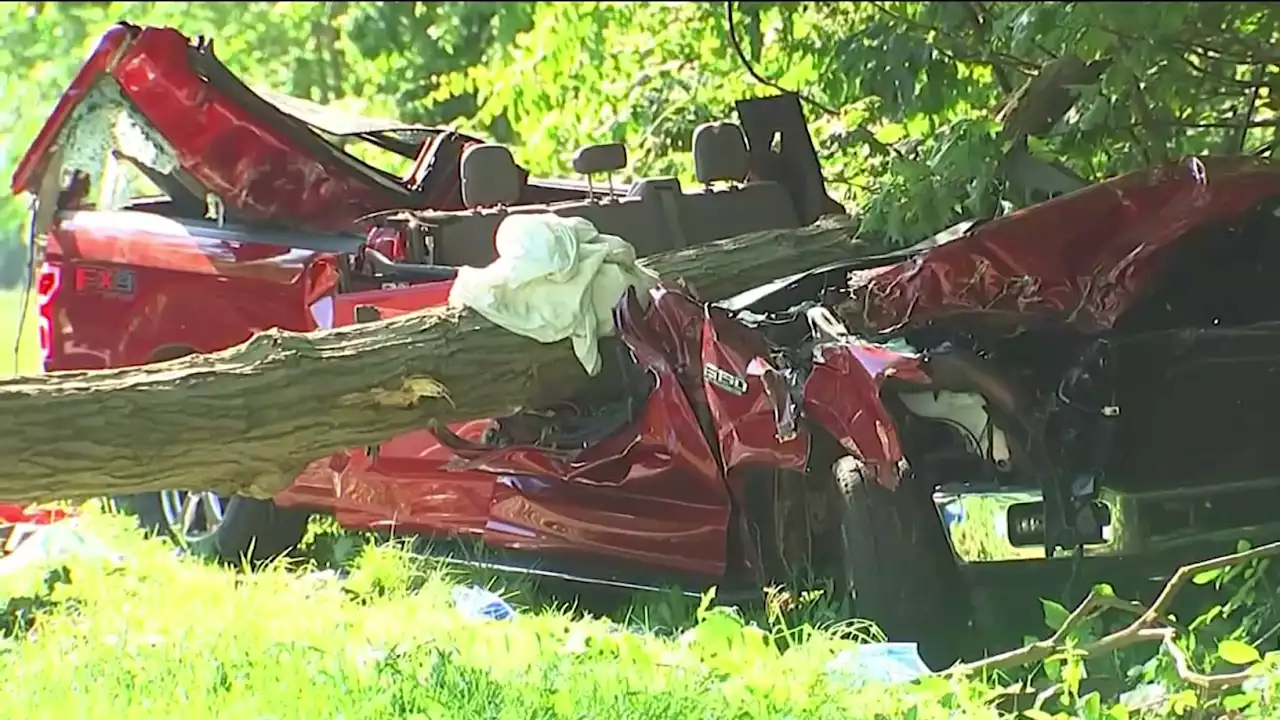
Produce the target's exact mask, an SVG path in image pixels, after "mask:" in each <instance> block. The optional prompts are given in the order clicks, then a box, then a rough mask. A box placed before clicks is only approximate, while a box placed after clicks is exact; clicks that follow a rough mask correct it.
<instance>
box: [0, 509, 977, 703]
mask: <svg viewBox="0 0 1280 720" xmlns="http://www.w3.org/2000/svg"><path fill="white" fill-rule="evenodd" d="M91 523H92V526H93V527H94V528H95V532H97V533H99V534H100V535H102V536H103V537H106V538H108V540H109V542H110V543H111V544H112V545H113V546H114V547H116V548H118V549H120V550H123V551H125V552H126V553H127V554H128V557H129V560H128V561H127V562H126V563H124V564H122V565H119V566H113V567H110V568H109V569H107V570H105V571H104V570H103V567H102V561H95V560H91V559H79V558H78V559H76V560H74V561H72V562H70V563H69V564H68V565H67V567H66V570H65V571H59V572H55V573H49V572H48V570H49V568H32V569H30V570H28V571H26V572H24V573H21V574H20V575H18V576H15V577H7V578H3V580H0V587H3V588H4V589H5V590H6V591H7V592H6V593H5V595H6V596H7V598H8V607H7V608H6V612H5V614H4V622H5V624H6V625H7V630H8V639H7V640H5V641H4V643H3V645H2V646H0V656H2V657H3V668H4V669H3V673H0V693H3V697H5V706H6V713H5V714H6V716H7V717H11V718H14V717H19V718H21V717H49V718H74V717H89V716H92V717H94V718H98V719H100V720H105V719H108V718H125V717H149V718H169V717H182V718H192V719H195V718H215V717H218V718H222V717H225V718H244V719H249V718H340V717H341V718H368V719H373V718H413V717H420V718H455V717H456V718H561V717H563V718H644V719H646V720H647V719H650V718H742V717H760V718H765V717H768V718H773V717H794V718H817V717H832V718H835V717H840V718H849V717H853V718H863V717H908V716H912V715H908V714H907V713H908V709H909V708H910V707H912V706H913V705H915V704H916V703H915V701H914V700H913V695H918V694H919V693H920V692H922V689H921V688H919V687H899V688H894V689H887V690H886V689H884V688H862V689H852V690H851V689H849V688H848V687H842V686H840V685H838V684H835V683H832V682H830V681H829V680H828V679H827V677H826V676H824V674H823V670H822V669H823V665H824V664H825V663H826V662H827V661H828V660H829V659H830V658H832V657H833V656H834V655H835V654H836V652H838V651H839V650H840V649H841V648H843V647H847V646H849V645H850V644H851V643H852V642H853V641H852V640H849V639H841V637H840V633H839V632H838V631H817V630H812V629H807V628H803V627H799V628H794V629H791V630H789V631H786V632H785V633H784V634H785V635H786V636H787V637H789V638H791V639H792V641H793V643H792V644H791V646H790V647H789V648H787V649H786V650H785V652H784V651H782V650H780V649H779V645H778V643H777V640H776V638H777V637H778V636H779V633H780V631H778V630H777V629H776V628H775V629H774V630H769V631H763V630H756V629H753V628H751V627H750V626H746V625H744V624H743V623H742V622H741V621H740V620H738V615H737V614H735V613H734V612H732V611H730V610H727V609H718V610H717V609H711V610H708V611H704V612H703V613H702V614H701V621H700V622H698V621H696V620H695V622H694V623H692V629H691V630H690V631H688V632H686V633H684V635H683V636H682V637H666V638H662V637H657V636H654V635H651V634H647V633H637V632H633V631H629V630H627V629H626V628H625V626H624V625H623V624H621V623H617V622H613V621H610V620H606V619H601V618H591V617H584V616H581V615H579V616H577V617H576V618H575V617H574V616H573V615H572V614H570V613H569V612H567V611H566V610H565V609H555V608H542V607H538V606H533V607H528V606H525V607H523V608H522V612H521V613H520V615H519V616H518V617H517V618H515V619H514V620H512V621H506V622H498V621H488V622H472V621H468V620H466V619H464V618H463V617H462V616H461V615H459V614H458V613H457V612H456V610H454V609H453V607H452V601H451V598H450V593H449V590H450V587H451V586H452V585H451V583H452V581H453V580H454V578H452V577H451V576H449V575H447V574H446V573H444V572H443V571H441V570H439V569H435V568H433V567H432V566H430V565H429V564H424V561H420V560H417V559H414V558H413V557H411V556H409V555H408V554H406V553H404V552H403V551H402V550H400V549H399V546H398V545H396V544H394V543H392V544H377V545H369V546H366V547H365V548H363V549H362V550H361V552H360V554H359V556H358V557H357V558H356V559H355V560H354V561H353V562H352V564H351V574H350V576H349V577H348V578H346V579H345V580H342V581H339V580H332V579H330V580H318V579H314V578H309V577H307V576H306V575H305V572H306V568H303V567H296V566H295V567H292V568H289V567H286V566H285V565H283V564H280V565H277V566H274V567H271V568H268V569H266V570H261V571H258V572H253V573H244V572H235V571H232V570H228V569H225V568H219V567H216V566H213V565H210V564H207V563H204V562H201V561H199V560H196V559H192V558H179V557H176V556H175V555H174V553H173V548H172V546H170V545H168V544H167V543H162V542H159V541H154V540H143V539H142V538H140V537H139V536H138V535H137V534H136V533H135V532H134V531H132V530H130V529H128V527H127V521H124V520H123V519H121V518H117V517H112V516H98V517H93V518H91ZM943 685H946V684H945V683H943ZM984 692H985V690H984V688H982V687H981V686H979V685H972V686H969V685H964V686H959V687H957V688H950V687H944V688H941V689H939V688H933V689H932V690H931V691H930V694H931V696H932V699H933V700H935V702H933V703H932V704H931V705H927V706H921V707H920V708H919V709H918V710H917V711H916V714H915V715H913V716H912V717H917V718H922V719H923V718H953V717H975V718H978V717H994V715H993V713H992V712H990V711H988V710H985V709H983V707H982V706H981V704H980V700H981V697H982V695H983V694H984Z"/></svg>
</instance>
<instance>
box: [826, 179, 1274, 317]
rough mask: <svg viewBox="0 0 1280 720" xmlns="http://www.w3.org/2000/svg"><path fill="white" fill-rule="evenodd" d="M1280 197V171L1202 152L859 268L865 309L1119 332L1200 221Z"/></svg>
mask: <svg viewBox="0 0 1280 720" xmlns="http://www.w3.org/2000/svg"><path fill="white" fill-rule="evenodd" d="M1277 193H1280V168H1277V167H1275V166H1274V165H1271V164H1269V163H1266V162H1263V161H1259V160H1256V159H1251V158H1204V159H1200V158H1192V159H1189V160H1186V161H1183V162H1180V163H1175V164H1171V165H1165V166H1162V167H1159V168H1155V169H1151V170H1143V171H1139V172H1133V173H1129V174H1127V175H1123V176H1120V177H1118V178H1115V179H1114V180H1110V181H1107V182H1104V183H1101V184H1098V185H1093V186H1090V187H1088V188H1085V189H1082V190H1079V191H1077V192H1074V193H1071V194H1070V195H1064V196H1062V197H1059V198H1055V199H1053V200H1051V201H1049V202H1045V203H1041V204H1039V205H1035V206H1032V207H1029V208H1026V209H1023V210H1019V211H1017V212H1015V213H1012V214H1010V215H1007V216H1005V217H1001V218H998V219H996V220H992V221H991V222H989V223H986V224H984V225H980V226H977V227H976V228H974V229H972V230H970V231H969V232H967V233H966V234H964V235H963V236H961V237H959V238H957V239H955V240H952V241H951V242H948V243H946V244H944V245H941V246H939V247H936V248H934V249H932V250H929V251H927V252H925V253H923V254H922V255H920V256H918V257H916V258H913V259H911V260H908V261H905V262H902V263H899V264H897V265H892V266H889V267H887V268H877V269H875V270H869V271H863V272H860V273H855V275H854V277H853V279H852V283H851V285H852V288H853V307H854V309H855V310H856V311H857V312H858V313H859V314H861V316H862V318H863V321H864V323H865V327H867V328H871V329H874V330H878V331H888V330H893V329H895V328H899V327H903V326H908V325H910V326H918V325H921V324H924V323H928V322H932V321H936V320H940V319H942V318H947V317H951V316H957V315H962V314H975V315H980V316H983V319H985V320H988V321H991V320H994V321H997V322H999V321H1005V322H1008V323H1009V324H1011V325H1020V324H1026V323H1027V322H1028V321H1029V320H1031V319H1033V317H1032V316H1036V315H1039V316H1041V317H1042V318H1043V319H1050V318H1051V319H1055V320H1058V321H1062V322H1067V323H1070V324H1072V325H1075V326H1076V327H1077V328H1079V329H1082V330H1085V331H1096V330H1101V329H1105V328H1108V327H1110V326H1111V325H1112V323H1114V322H1115V321H1116V319H1117V318H1118V317H1119V316H1120V315H1121V314H1122V313H1123V312H1124V311H1125V309H1126V308H1128V307H1129V305H1130V304H1131V303H1132V302H1133V300H1134V298H1135V296H1137V295H1138V294H1139V293H1140V292H1141V290H1142V288H1143V286H1144V284H1145V283H1146V281H1147V280H1148V279H1149V278H1151V277H1152V274H1153V273H1154V272H1155V271H1156V270H1157V269H1158V267H1159V265H1160V260H1161V258H1162V253H1161V251H1162V250H1164V249H1165V248H1166V247H1167V246H1169V245H1170V244H1172V243H1173V242H1174V241H1176V240H1178V239H1180V238H1184V237H1186V236H1187V233H1188V232H1189V231H1191V230H1193V229H1195V228H1197V227H1200V226H1203V225H1206V224H1208V223H1211V222H1215V221H1222V220H1225V219H1226V218H1229V217H1231V216H1232V215H1235V214H1237V213H1240V212H1242V211H1243V210H1245V209H1246V208H1248V207H1251V206H1253V205H1255V204H1257V203H1258V202H1259V201H1261V200H1262V199H1264V198H1266V197H1268V196H1271V195H1275V194H1277Z"/></svg>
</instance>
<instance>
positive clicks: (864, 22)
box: [0, 0, 1280, 264]
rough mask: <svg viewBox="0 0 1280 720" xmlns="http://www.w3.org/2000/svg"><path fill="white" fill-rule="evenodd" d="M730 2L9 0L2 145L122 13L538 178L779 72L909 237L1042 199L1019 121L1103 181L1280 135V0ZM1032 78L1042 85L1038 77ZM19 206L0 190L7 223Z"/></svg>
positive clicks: (839, 178)
mask: <svg viewBox="0 0 1280 720" xmlns="http://www.w3.org/2000/svg"><path fill="white" fill-rule="evenodd" d="M731 7H732V12H731V13H730V12H726V10H727V9H728V7H727V6H726V4H725V3H719V2H655V3H626V2H596V3H593V2H573V3H527V2H406V3H374V2H314V3H293V2H279V3H263V2H252V3H158V2H110V3H108V2H58V3H51V2H34V3H33V2H20V3H0V39H2V41H0V69H2V70H0V82H2V83H3V85H2V86H0V122H3V123H4V126H5V127H7V128H9V131H8V132H7V133H5V135H4V136H2V137H0V158H3V161H4V166H5V168H4V169H5V170H6V176H7V175H8V173H9V172H10V171H11V170H12V167H13V165H14V163H16V161H17V158H18V157H19V156H20V154H21V152H22V151H23V150H24V149H25V148H26V145H27V143H28V142H29V141H30V140H31V138H32V137H33V136H34V134H35V132H36V131H37V130H38V128H39V125H40V123H41V122H42V120H43V118H44V117H45V114H46V113H47V112H48V110H49V109H50V108H51V107H52V104H53V103H54V102H55V101H56V99H57V97H58V95H59V93H60V92H61V90H62V88H63V87H64V86H65V85H66V83H67V82H68V81H69V80H70V78H71V76H72V75H73V74H74V73H75V71H76V69H77V67H78V66H79V64H80V62H81V61H82V60H83V58H84V57H85V56H86V55H87V53H88V52H89V50H90V49H91V47H92V45H93V43H94V42H95V40H96V38H97V36H98V35H99V34H100V33H101V32H102V31H103V30H105V29H106V28H107V27H108V26H109V25H110V24H111V23H112V22H114V21H116V20H120V19H123V20H129V21H131V22H134V23H139V24H158V25H171V26H174V27H177V28H180V29H181V30H183V31H184V32H185V33H186V34H188V35H190V36H196V35H206V36H210V37H214V38H216V43H215V47H216V48H217V49H218V54H219V56H220V57H222V58H223V60H224V61H225V62H226V63H227V64H228V65H230V66H231V67H232V69H233V70H235V71H236V72H238V73H240V74H241V75H242V77H244V78H245V79H246V80H247V81H248V82H250V83H251V84H257V85H262V86H267V87H271V88H273V89H276V90H279V91H283V92H287V93H291V94H294V95H297V96H301V97H308V98H310V99H313V100H317V101H321V102H330V103H336V104H338V105H340V106H344V107H347V108H349V109H352V110H356V111H364V112H368V113H371V114H378V115H384V116H392V117H399V118H401V119H404V120H411V121H420V122H428V123H452V124H456V125H458V126H459V127H461V128H465V129H470V130H472V131H475V132H478V133H480V134H487V135H489V136H492V137H494V138H496V139H498V140H500V141H503V142H507V143H510V144H512V145H513V146H514V148H515V152H516V154H517V157H518V159H519V160H520V161H521V162H523V163H524V164H525V165H527V166H528V167H530V168H531V169H532V170H533V171H534V172H536V173H538V174H543V175H566V174H568V173H569V172H570V171H569V168H568V158H569V156H570V155H571V153H572V151H573V150H574V149H576V148H577V147H580V146H582V145H585V144H590V143H598V142H608V141H615V140H616V141H623V142H625V143H626V144H627V146H628V149H629V151H630V153H631V156H632V158H633V161H632V168H631V172H632V173H633V174H637V175H656V174H667V173H674V174H677V175H680V176H682V178H684V179H685V180H686V181H690V180H691V178H690V176H691V159H690V154H689V144H690V139H691V137H692V132H693V129H694V127H695V126H696V125H697V124H698V123H701V122H705V121H708V120H717V119H727V118H729V117H731V115H732V102H733V101H734V100H735V99H737V98H740V97H744V96H749V95H752V94H761V93H767V92H773V90H771V89H770V88H769V87H768V86H767V85H766V84H765V83H768V84H773V85H775V86H777V87H781V88H785V89H795V90H798V91H800V92H801V93H802V94H803V95H804V97H805V98H806V100H808V112H809V117H810V122H811V125H812V128H813V132H814V135H815V139H816V142H817V144H818V147H819V152H820V154H821V156H822V159H823V162H824V164H825V168H826V173H827V177H828V178H829V181H830V183H831V185H832V189H833V192H834V193H835V194H836V195H837V196H838V198H839V199H840V200H842V201H843V202H845V203H846V205H848V206H850V207H856V208H857V209H858V211H859V212H861V213H863V214H864V215H865V217H866V218H867V221H868V223H869V224H870V225H872V226H874V227H876V229H878V230H881V231H884V232H887V233H889V234H890V235H891V236H893V237H895V238H896V239H898V240H900V241H903V242H906V241H911V240H914V239H918V238H919V237H921V236H923V235H925V234H928V233H930V232H934V231H936V230H938V229H940V228H941V227H944V226H946V225H947V224H949V223H952V222H955V221H956V220H958V219H961V218H963V217H965V216H972V215H974V214H985V213H990V212H992V211H995V210H996V209H997V208H998V207H1000V206H1001V205H1000V203H1001V202H1002V201H1003V202H1004V203H1007V204H1011V205H1013V206H1017V205H1021V204H1025V203H1027V202H1029V201H1031V200H1033V199H1034V198H1029V197H1026V196H1025V195H1024V194H1020V193H1018V192H1015V191H1014V188H1010V187H1008V186H1007V184H1006V183H1005V182H1004V181H1003V180H1002V177H1003V175H1002V173H1001V172H1000V171H999V168H1000V159H1001V157H1002V156H1003V155H1004V153H1005V152H1006V151H1007V150H1008V148H1009V147H1010V146H1011V145H1012V144H1014V143H1015V142H1018V141H1024V138H1025V142H1027V143H1028V148H1029V149H1030V151H1031V152H1032V153H1034V154H1035V155H1036V156H1037V157H1040V158H1043V159H1045V160H1051V161H1057V162H1060V163H1063V164H1064V165H1065V166H1066V167H1068V168H1070V169H1071V170H1072V171H1073V172H1074V173H1076V174H1078V175H1080V176H1082V177H1083V178H1086V179H1089V180H1096V179H1101V178H1104V177H1107V176H1111V175H1114V174H1117V173H1120V172H1124V171H1127V170H1131V169H1134V168H1137V167H1142V166H1145V165H1149V164H1152V163H1157V162H1161V161H1165V160H1169V159H1174V158H1178V157H1180V156H1184V155H1189V154H1202V153H1224V152H1226V153H1236V152H1242V151H1243V152H1253V151H1256V150H1258V149H1260V148H1263V147H1264V146H1266V145H1268V144H1269V143H1270V141H1271V138H1272V135H1273V133H1274V131H1275V127H1274V125H1275V121H1276V118H1277V112H1276V111H1277V100H1276V99H1275V98H1273V92H1274V90H1273V89H1274V88H1277V87H1280V74H1278V70H1280V51H1277V50H1275V48H1276V47H1277V43H1276V40H1277V28H1278V22H1280V12H1278V11H1277V10H1276V9H1275V7H1276V6H1275V4H1274V3H1248V2H1215V3H1209V2H1176V3H1175V2H1160V3H1134V2H1093V3H1077V2H1055V3H1046V2H999V3H995V2H945V3H928V2H879V1H876V0H873V1H871V2H858V3H818V2H800V3H790V2H787V3H784V2H738V3H733V4H732V6H731ZM730 16H731V17H732V32H731V29H730V23H729V19H730ZM735 38H736V40H737V42H736V43H735V42H734V39H735ZM744 59H745V60H746V61H747V62H744ZM1037 76H1038V77H1039V80H1038V81H1037V82H1038V83H1040V84H1042V85H1044V86H1045V87H1047V88H1048V89H1047V90H1046V89H1045V88H1043V87H1042V88H1036V87H1030V88H1024V86H1025V85H1027V83H1028V80H1029V79H1031V78H1033V77H1037ZM762 81H763V82H762ZM1020 91H1021V92H1020ZM1041 91H1043V92H1041ZM1064 98H1065V99H1066V101H1065V102H1063V100H1064ZM1006 206H1007V205H1006ZM24 212H25V209H24V208H23V207H22V206H21V205H20V204H19V203H18V202H16V201H13V200H6V201H4V202H0V227H3V228H6V230H5V234H6V235H7V236H10V237H16V236H17V231H16V228H18V227H19V226H20V225H21V223H22V218H23V215H24ZM0 246H2V245H0ZM6 264H8V263H6Z"/></svg>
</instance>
